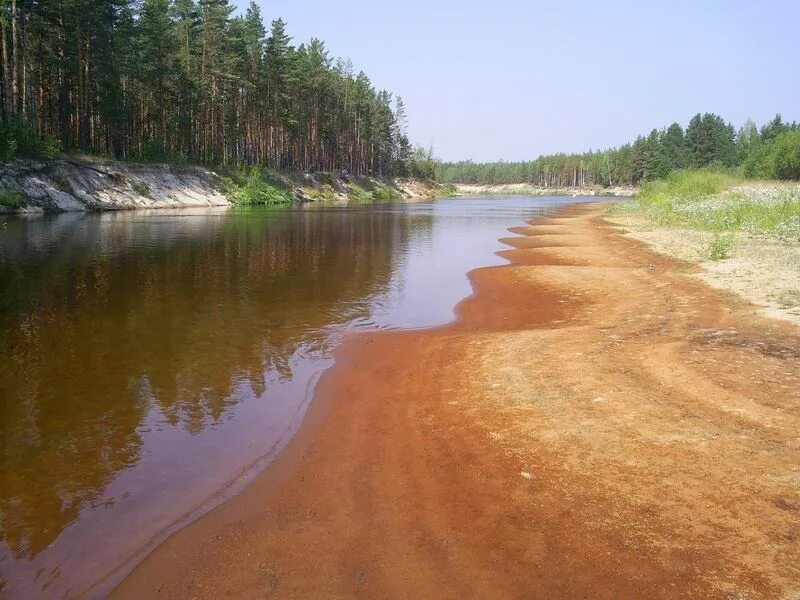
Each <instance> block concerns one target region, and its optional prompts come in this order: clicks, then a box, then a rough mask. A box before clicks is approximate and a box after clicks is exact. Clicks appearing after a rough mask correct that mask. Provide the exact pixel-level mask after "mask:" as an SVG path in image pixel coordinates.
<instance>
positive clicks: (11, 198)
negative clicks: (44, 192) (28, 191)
mask: <svg viewBox="0 0 800 600" xmlns="http://www.w3.org/2000/svg"><path fill="white" fill-rule="evenodd" d="M23 202H25V195H24V194H23V193H22V192H15V191H12V190H0V206H2V207H4V208H11V209H16V208H19V207H20V206H22V203H23Z"/></svg>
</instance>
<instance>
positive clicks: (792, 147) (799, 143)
mask: <svg viewBox="0 0 800 600" xmlns="http://www.w3.org/2000/svg"><path fill="white" fill-rule="evenodd" d="M770 158H771V160H770V163H771V164H772V169H773V171H774V173H775V177H777V178H778V179H800V131H787V132H785V133H782V134H781V135H779V136H778V137H777V138H775V142H774V143H773V144H772V148H771V150H770Z"/></svg>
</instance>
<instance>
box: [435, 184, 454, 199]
mask: <svg viewBox="0 0 800 600" xmlns="http://www.w3.org/2000/svg"><path fill="white" fill-rule="evenodd" d="M437 195H438V196H441V197H442V198H454V197H455V196H457V195H458V190H457V189H456V186H455V184H452V183H445V184H443V185H442V186H441V187H440V188H439V190H438V192H437Z"/></svg>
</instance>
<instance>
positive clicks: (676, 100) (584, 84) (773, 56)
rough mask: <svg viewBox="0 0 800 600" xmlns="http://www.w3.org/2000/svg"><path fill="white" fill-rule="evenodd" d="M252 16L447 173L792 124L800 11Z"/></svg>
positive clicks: (472, 6)
mask: <svg viewBox="0 0 800 600" xmlns="http://www.w3.org/2000/svg"><path fill="white" fill-rule="evenodd" d="M236 3H237V4H238V5H239V6H241V7H244V6H245V5H246V3H247V0H236ZM258 3H259V5H260V6H261V9H262V14H263V16H264V19H265V21H267V22H269V21H270V20H272V19H274V18H277V17H282V18H283V19H284V20H285V21H287V22H288V32H289V34H290V35H292V36H293V38H294V40H295V43H300V42H303V41H307V40H308V39H309V38H311V37H319V38H321V39H322V40H324V41H325V42H326V44H327V46H328V48H329V50H330V51H331V54H332V55H334V56H342V57H345V58H350V59H351V60H352V61H353V63H354V66H355V68H356V70H359V69H360V70H363V71H365V72H366V73H367V74H368V75H369V76H370V78H371V79H372V81H373V83H374V84H375V85H376V87H379V88H382V89H387V90H389V91H391V92H393V93H395V94H399V95H401V96H402V97H403V99H404V100H405V103H406V105H407V109H408V115H409V135H410V137H411V138H412V141H413V142H414V143H415V144H419V145H423V146H428V145H430V144H431V143H432V144H433V145H434V148H435V152H436V154H437V155H438V156H440V157H441V158H443V159H446V160H457V159H467V158H472V159H474V160H496V159H505V160H521V159H531V158H535V157H536V156H538V155H539V154H543V153H544V154H547V153H552V152H560V151H564V152H573V151H582V150H586V149H589V148H605V147H608V146H615V145H618V144H621V143H624V142H627V141H631V140H632V139H633V138H634V137H635V136H636V135H637V134H640V133H648V132H649V131H650V130H651V129H652V128H654V127H661V126H664V125H668V124H669V123H671V122H673V121H678V122H679V123H681V124H682V125H685V124H686V122H687V121H688V120H689V118H690V117H691V116H692V115H693V114H694V113H696V112H706V111H709V112H716V113H719V114H721V115H722V116H723V117H725V118H726V119H728V120H730V121H732V122H733V123H734V125H736V126H737V127H738V126H739V125H741V124H742V123H743V122H744V121H745V120H746V119H747V118H752V119H754V120H755V121H756V122H757V123H759V124H761V123H762V122H764V121H766V120H769V119H770V118H772V117H773V116H774V114H775V113H776V112H780V113H782V114H783V116H784V118H785V119H788V120H790V121H791V120H800V33H798V28H797V27H798V23H800V0H794V1H770V0H761V1H759V0H755V1H753V0H750V1H748V2H744V1H739V0H732V1H727V2H723V1H704V0H695V1H694V2H686V1H682V0H679V1H672V2H646V1H642V2H628V1H623V0H614V1H606V2H602V1H599V0H594V1H586V2H584V1H578V0H576V1H571V2H563V3H562V2H558V1H556V0H550V1H549V2H539V1H527V2H526V1H524V0H495V1H493V2H486V1H482V2H477V1H469V0H461V1H458V2H456V1H455V0H443V1H436V0H428V1H424V0H405V1H400V2H379V1H375V0H369V1H368V0H349V1H348V2H340V3H332V2H329V1H328V2H326V1H324V0H293V1H292V2H288V1H287V2H275V1H273V0H269V1H265V0H258Z"/></svg>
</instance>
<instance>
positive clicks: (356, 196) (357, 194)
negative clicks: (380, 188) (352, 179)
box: [347, 183, 373, 203]
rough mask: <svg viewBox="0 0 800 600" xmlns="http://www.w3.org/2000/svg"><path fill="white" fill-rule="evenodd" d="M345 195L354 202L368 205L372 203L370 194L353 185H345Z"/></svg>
mask: <svg viewBox="0 0 800 600" xmlns="http://www.w3.org/2000/svg"><path fill="white" fill-rule="evenodd" d="M347 195H348V196H349V197H350V199H351V200H353V201H354V202H362V203H368V202H372V200H373V195H372V192H370V191H367V190H365V189H364V188H362V187H361V186H359V185H356V184H355V183H348V184H347Z"/></svg>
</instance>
